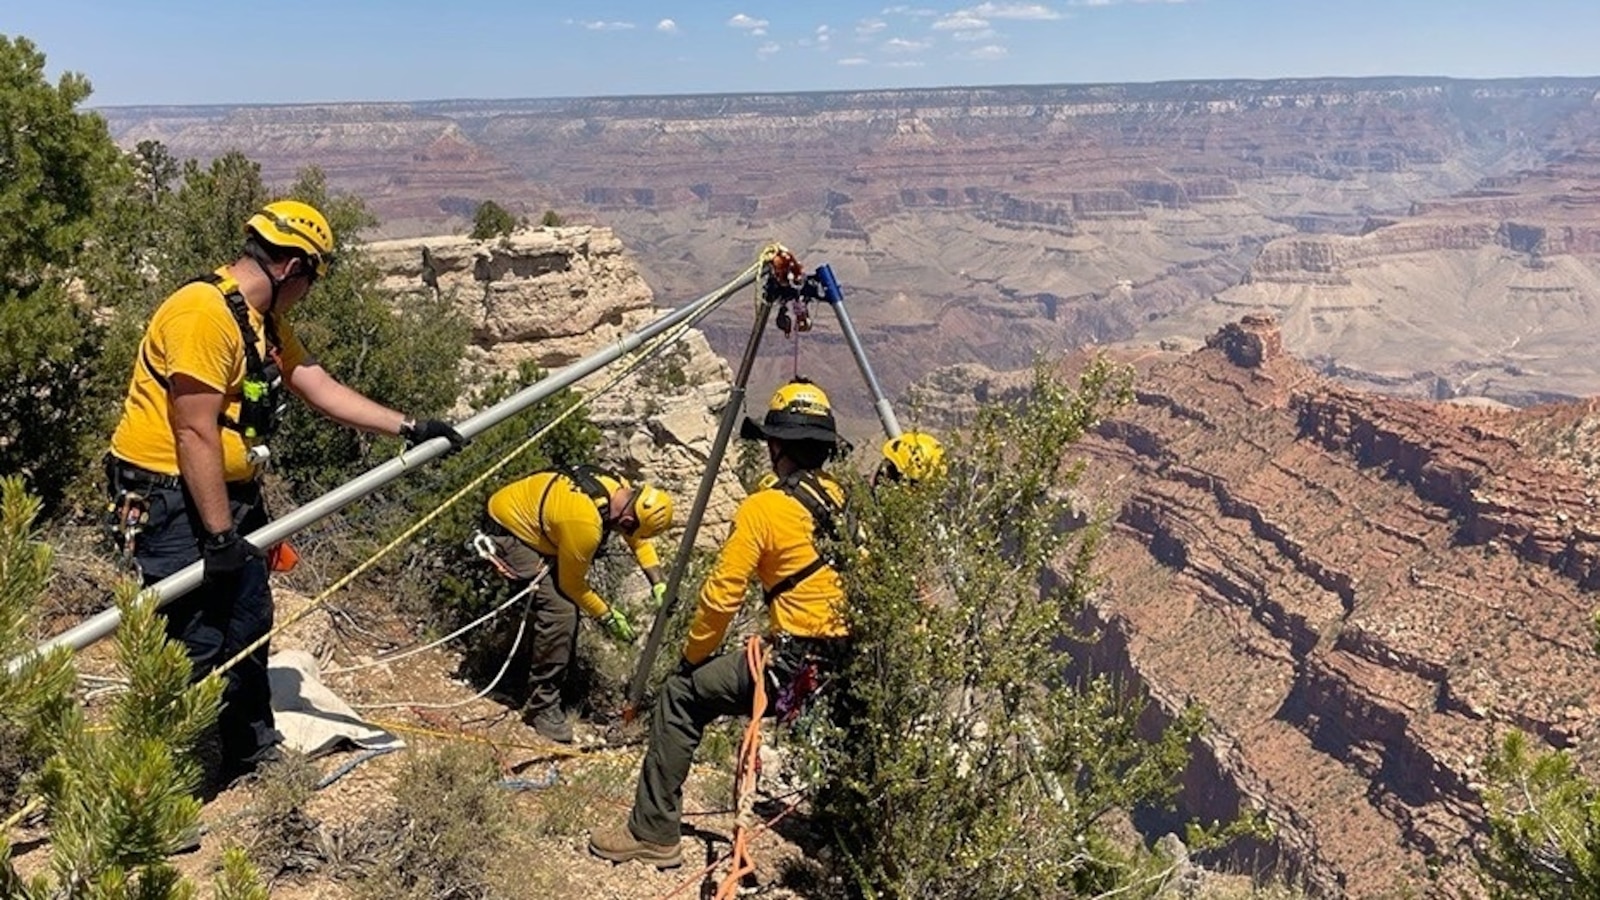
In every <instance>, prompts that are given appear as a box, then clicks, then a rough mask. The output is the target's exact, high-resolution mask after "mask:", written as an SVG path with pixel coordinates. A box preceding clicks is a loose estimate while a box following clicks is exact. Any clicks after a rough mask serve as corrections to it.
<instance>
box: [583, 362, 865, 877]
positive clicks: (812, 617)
mask: <svg viewBox="0 0 1600 900" xmlns="http://www.w3.org/2000/svg"><path fill="white" fill-rule="evenodd" d="M740 436H741V437H744V438H747V439H762V440H765V441H766V444H767V455H768V458H769V459H770V460H771V463H772V472H773V474H774V475H775V476H776V481H775V482H774V484H773V486H772V487H769V488H765V489H762V490H758V491H756V492H755V493H753V494H751V495H750V496H749V497H747V498H745V500H744V502H743V503H741V504H739V508H738V510H737V511H736V512H735V513H734V517H733V531H732V533H731V534H729V536H728V540H727V543H725V544H724V545H723V547H722V550H721V552H720V553H719V554H718V556H717V561H716V564H715V566H714V567H713V568H712V571H711V574H710V575H709V576H708V577H707V578H706V582H705V585H704V587H702V588H701V591H700V602H699V606H698V607H697V608H696V610H695V616H694V621H693V623H692V624H691V625H690V627H689V636H688V640H687V642H686V643H685V645H684V648H683V658H682V660H680V662H679V665H678V670H677V672H676V673H674V674H672V675H670V676H668V678H667V680H666V682H665V683H664V684H663V685H662V687H661V696H660V697H659V699H658V700H657V702H656V707H655V710H654V712H653V713H652V715H651V719H650V749H649V750H648V751H647V752H646V753H645V758H644V763H643V765H642V766H641V768H640V771H639V785H638V788H637V790H636V791H635V794H634V800H633V813H632V815H630V816H629V818H628V822H627V824H626V825H623V826H620V827H617V828H612V829H607V830H604V831H599V832H596V833H594V834H593V835H592V836H591V837H590V838H589V850H590V852H591V853H594V854H595V855H596V856H599V857H601V858H603V859H609V860H611V861H613V862H628V861H631V860H640V861H643V862H647V863H650V864H652V865H654V866H656V867H658V868H666V867H670V866H676V865H681V864H682V862H683V855H682V851H681V850H680V848H679V838H678V832H679V824H680V820H681V818H682V813H683V782H684V779H685V778H687V777H688V775H689V766H690V764H691V763H692V762H693V760H694V752H695V749H696V748H697V747H699V745H700V739H701V737H702V736H703V735H704V734H705V729H706V727H707V726H708V725H710V724H711V723H712V722H713V721H715V720H716V719H718V718H719V717H721V716H731V715H738V714H740V713H747V712H749V710H750V708H751V701H752V700H753V699H754V696H755V679H754V677H753V676H752V674H751V672H750V669H749V667H748V666H747V665H746V664H745V660H744V654H742V653H726V654H721V655H715V654H716V651H717V649H718V647H720V646H721V644H722V639H723V636H724V633H725V632H726V631H727V629H728V624H729V622H731V621H732V620H733V616H734V614H735V613H736V612H737V611H738V609H739V607H740V606H741V605H742V604H743V603H744V598H745V589H746V588H747V587H748V586H749V584H750V580H751V579H752V578H756V579H759V580H760V582H761V586H762V588H763V590H764V592H765V599H766V603H767V612H768V619H769V621H770V622H771V626H772V629H771V632H770V633H769V634H768V636H767V638H766V639H767V641H768V642H769V643H770V645H771V647H772V653H771V657H770V659H771V662H770V664H769V668H768V670H767V677H769V678H771V679H772V680H773V681H774V682H775V683H776V684H777V686H778V688H779V692H780V694H781V693H782V691H783V689H784V688H786V687H787V686H788V685H789V684H790V682H791V681H792V680H793V679H794V676H795V675H796V674H797V673H798V672H799V671H800V669H801V667H802V666H805V665H806V664H808V663H811V664H820V665H821V666H822V667H824V668H825V669H837V668H838V667H839V666H841V665H842V663H843V660H844V654H845V653H846V651H847V650H848V635H849V631H848V627H847V624H846V621H845V592H844V584H843V582H842V581H841V579H840V577H839V573H838V571H837V570H836V569H835V568H834V567H833V565H832V564H831V563H830V562H829V561H828V559H827V558H826V557H825V556H824V555H823V553H822V552H821V551H820V550H819V548H818V546H817V540H816V536H817V532H818V529H819V527H820V528H821V529H822V530H823V531H825V532H826V531H830V530H831V528H832V520H833V518H834V516H835V515H836V514H837V513H838V512H839V511H840V510H842V509H843V507H844V491H843V490H842V489H841V488H840V486H839V484H838V482H836V481H834V480H833V479H832V478H831V477H829V476H828V475H827V474H825V473H824V472H822V466H823V464H824V463H826V462H827V461H828V459H830V458H831V457H833V456H834V455H835V454H836V453H837V452H838V450H839V447H840V441H839V435H838V430H837V428H836V427H835V424H834V417H833V410H832V408H831V407H830V405H829V403H828V398H827V396H826V395H825V394H824V393H823V392H822V389H821V388H819V387H817V386H816V385H814V384H812V383H810V382H808V381H794V382H790V383H789V384H787V385H784V386H783V387H781V388H779V389H778V391H777V393H775V394H774V395H773V397H772V402H771V403H770V404H769V405H768V409H767V413H766V416H765V417H764V419H763V420H762V421H761V422H760V423H757V422H755V421H754V420H752V419H748V418H747V419H745V422H744V427H743V428H742V429H741V430H740ZM776 711H777V710H776V709H774V710H773V712H774V713H775V712H776Z"/></svg>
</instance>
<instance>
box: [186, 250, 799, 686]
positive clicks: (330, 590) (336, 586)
mask: <svg viewBox="0 0 1600 900" xmlns="http://www.w3.org/2000/svg"><path fill="white" fill-rule="evenodd" d="M774 246H776V245H774ZM768 249H771V248H770V247H769V248H768ZM766 253H767V250H763V251H762V255H763V258H765V255H766ZM760 265H763V263H757V264H756V266H760ZM748 271H749V270H746V273H748ZM739 277H740V278H743V277H744V274H741V275H740V276H739ZM735 280H738V279H735ZM694 318H696V317H693V316H691V317H689V318H687V319H685V320H684V321H683V322H680V323H679V324H677V325H675V326H673V327H672V328H670V329H668V330H667V331H665V332H663V333H662V334H660V335H657V336H656V338H655V339H654V340H652V341H651V342H650V343H648V344H646V345H645V346H644V347H643V348H641V349H640V350H638V351H636V352H635V354H634V357H635V358H634V361H633V362H632V363H630V364H629V365H628V366H627V367H626V368H625V369H623V370H622V371H621V372H619V373H618V374H617V376H616V377H615V378H612V379H611V380H610V381H609V382H607V383H606V385H605V386H604V387H602V388H600V389H599V390H598V391H595V392H594V394H593V395H592V396H599V395H602V394H605V393H606V392H607V391H609V390H611V389H612V388H614V387H616V386H617V385H618V384H621V383H622V381H623V380H624V379H626V378H627V377H628V376H630V375H632V374H633V373H634V372H635V371H637V370H638V368H639V366H640V365H642V364H643V363H644V362H645V361H646V360H648V359H650V358H651V357H652V356H654V355H655V354H656V353H658V352H660V349H661V348H662V347H665V346H667V345H668V344H671V343H673V342H675V341H677V340H678V339H680V338H681V337H682V336H683V335H684V333H685V332H687V331H688V330H689V327H690V326H689V323H690V322H691V321H692V320H693V319H694ZM587 402H588V400H587V398H579V399H578V400H577V401H576V402H574V403H573V404H572V405H570V406H568V407H567V408H566V409H565V410H563V411H562V412H561V414H560V415H558V416H556V417H555V418H554V419H552V420H551V421H550V423H549V424H548V425H546V426H545V427H543V428H541V429H539V430H538V431H536V432H534V433H533V435H532V436H530V437H529V438H528V439H527V440H525V441H523V442H522V443H521V444H519V445H517V446H516V447H515V448H514V449H513V450H512V451H511V452H510V453H507V454H506V455H505V456H503V457H501V458H500V461H499V462H496V463H495V464H494V465H491V466H490V467H489V468H487V469H485V470H484V471H483V473H482V474H481V475H479V476H478V477H476V478H474V479H472V480H471V481H470V482H468V483H467V484H466V485H465V486H464V487H462V488H461V490H459V491H456V492H455V493H454V494H453V495H451V496H450V498H449V499H447V500H445V501H444V503H442V504H440V505H439V506H437V507H435V508H434V509H433V510H432V511H430V512H428V513H427V514H426V515H424V516H423V517H422V518H420V519H418V520H417V521H416V522H414V523H413V524H412V525H411V527H409V528H407V529H406V530H405V531H403V532H401V533H400V534H399V535H398V536H396V537H395V538H394V540H391V541H390V542H389V543H387V544H385V545H384V546H383V547H381V548H379V549H378V551H377V552H376V553H374V554H372V556H370V557H368V558H367V559H366V560H365V561H363V562H362V563H361V564H360V565H358V566H356V567H355V568H354V569H351V570H350V571H349V572H347V573H346V574H345V575H344V576H343V577H342V578H340V579H339V580H338V581H335V582H334V583H333V584H331V585H329V586H328V587H327V588H326V589H325V590H323V591H322V593H320V594H318V595H317V596H316V597H315V598H313V599H312V601H311V602H310V603H308V604H306V606H305V607H304V608H302V609H300V610H299V611H297V612H296V613H294V614H293V615H291V616H289V617H288V618H287V619H285V620H284V621H283V622H281V623H279V624H278V625H276V626H274V627H273V628H272V629H271V630H270V631H268V632H267V633H266V634H264V635H262V636H261V637H259V638H257V639H256V640H254V641H251V642H250V643H249V644H248V645H246V646H245V648H244V649H243V650H240V651H239V652H238V653H236V654H234V656H233V658H232V659H230V660H228V661H227V662H225V663H223V664H222V665H221V666H218V667H217V669H216V671H217V672H218V673H222V672H226V671H228V670H229V669H231V668H233V667H234V666H236V665H238V664H239V663H240V662H242V661H244V660H245V659H246V658H247V657H249V655H250V654H252V653H254V652H255V651H256V650H258V649H260V648H261V647H264V646H266V644H267V642H269V641H271V640H272V639H273V638H274V637H276V636H278V635H279V634H281V633H282V632H283V631H284V630H285V629H287V628H289V627H291V626H293V625H294V624H295V623H297V622H299V621H300V620H301V619H304V618H305V617H306V616H308V615H310V614H311V613H312V612H314V611H315V610H317V609H318V608H320V607H321V606H322V605H323V604H324V603H326V602H327V601H328V599H329V598H331V597H332V596H333V595H334V594H335V593H337V592H338V591H340V590H343V589H344V588H345V587H346V586H347V585H349V584H350V583H351V582H353V581H354V580H355V579H356V577H357V576H359V575H361V574H363V573H365V572H366V571H367V570H368V569H370V568H372V567H373V566H375V565H377V563H378V560H380V559H382V558H383V557H384V556H387V555H388V554H389V552H390V551H392V550H394V549H395V548H396V547H399V546H400V545H401V544H404V543H406V542H407V541H409V540H411V538H412V537H414V536H415V535H416V534H417V532H419V531H421V530H422V529H423V528H424V527H426V526H427V525H428V524H429V523H431V522H432V521H433V520H434V519H437V518H438V517H439V516H441V515H443V514H444V512H445V510H447V509H449V508H450V507H452V506H454V505H455V504H456V503H457V502H459V501H460V500H461V498H462V497H465V496H466V495H467V494H469V493H471V492H472V491H474V490H476V489H477V488H478V487H479V486H480V485H482V484H483V483H484V482H485V481H487V480H489V478H490V476H492V475H494V474H495V473H496V472H499V471H500V470H501V469H503V468H505V467H506V466H507V465H510V463H511V461H512V460H514V459H516V458H517V457H518V456H521V455H522V454H523V453H524V452H526V451H527V450H528V449H529V448H530V447H532V446H533V445H534V444H535V443H538V441H539V440H540V439H542V438H543V437H544V436H545V435H546V434H549V433H550V431H551V430H552V429H554V428H555V427H556V426H557V425H559V424H561V423H562V422H563V421H565V420H566V419H567V417H568V416H571V415H572V414H573V413H575V412H577V411H578V409H579V408H580V407H582V406H583V405H584V404H585V403H587Z"/></svg>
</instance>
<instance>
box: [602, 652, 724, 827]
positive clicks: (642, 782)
mask: <svg viewBox="0 0 1600 900" xmlns="http://www.w3.org/2000/svg"><path fill="white" fill-rule="evenodd" d="M754 699H755V681H754V680H753V679H751V677H750V668H749V666H748V665H746V664H745V661H744V653H743V652H742V651H741V652H732V653H724V654H722V655H721V656H713V657H712V658H711V659H709V660H707V661H706V663H705V664H704V665H702V666H700V667H699V668H697V669H695V670H694V671H692V672H688V673H681V672H680V673H675V674H673V675H669V676H667V680H666V682H665V683H663V684H662V685H661V696H660V697H659V698H657V699H656V708H655V711H654V712H653V713H652V714H651V716H650V749H649V750H648V751H646V752H645V755H644V765H643V766H642V767H641V768H640V770H639V787H638V789H637V790H636V791H635V793H634V797H633V815H632V816H631V817H630V818H629V819H628V828H629V830H631V831H632V832H633V836H634V837H636V838H638V839H640V840H642V841H650V842H651V843H654V844H676V843H677V842H678V825H679V823H680V821H681V820H682V818H683V782H684V780H685V779H687V778H688V777H689V765H690V764H691V763H692V762H694V751H695V749H696V748H698V747H699V746H700V739H701V738H702V737H704V736H705V733H706V726H708V725H710V724H711V723H712V722H714V721H716V720H717V719H718V718H719V717H721V716H736V715H741V714H743V715H749V713H750V703H751V701H752V700H754Z"/></svg>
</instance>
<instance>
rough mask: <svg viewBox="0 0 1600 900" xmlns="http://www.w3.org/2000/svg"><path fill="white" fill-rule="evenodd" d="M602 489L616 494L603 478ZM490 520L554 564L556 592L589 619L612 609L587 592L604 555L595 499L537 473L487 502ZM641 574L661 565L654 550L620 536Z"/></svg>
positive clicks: (556, 476) (555, 475)
mask: <svg viewBox="0 0 1600 900" xmlns="http://www.w3.org/2000/svg"><path fill="white" fill-rule="evenodd" d="M601 483H602V484H604V485H605V486H606V487H607V488H609V489H612V490H615V488H616V482H614V481H611V480H610V479H608V478H605V477H604V476H602V477H601ZM489 517H490V518H492V519H494V520H495V521H496V522H499V523H500V524H501V526H503V527H504V528H505V529H506V530H507V531H509V532H511V533H512V534H514V535H516V536H517V539H518V540H520V541H522V542H523V543H524V544H527V545H528V546H530V547H532V548H533V549H534V550H536V551H538V552H539V553H542V554H544V555H545V556H550V557H554V558H555V560H556V590H558V591H560V592H561V596H563V597H566V598H567V599H568V600H571V601H572V602H573V603H576V604H577V605H578V608H579V609H581V610H583V611H584V612H585V613H587V614H589V615H591V616H595V617H599V616H603V615H605V614H606V611H607V610H608V609H610V607H609V606H608V605H607V604H606V601H605V599H604V598H602V597H601V596H600V594H599V593H598V592H597V591H595V589H594V588H592V587H590V586H589V565H590V564H591V563H592V562H593V561H594V557H595V554H596V553H597V552H598V551H599V550H600V542H601V541H602V540H603V539H604V538H605V527H604V524H603V523H602V522H601V520H600V510H599V508H598V507H597V506H596V505H595V501H594V498H592V497H590V496H589V495H588V494H585V493H584V492H583V489H582V488H580V487H578V485H577V484H576V483H574V482H573V481H572V479H570V478H567V477H566V476H564V475H562V474H561V473H559V472H539V473H537V474H534V475H530V476H529V477H527V478H524V479H522V480H521V481H517V482H513V483H511V484H508V485H506V486H505V487H503V488H501V489H500V490H498V491H495V492H494V495H493V496H491V497H490V498H489ZM622 539H623V541H624V542H625V543H627V545H628V548H629V549H631V550H632V551H633V556H634V559H636V560H638V561H639V566H640V568H645V569H650V568H654V567H656V566H659V565H660V564H661V559H660V557H658V556H657V555H656V548H655V545H654V544H652V543H651V542H650V541H647V540H639V539H637V538H634V537H632V536H631V535H622Z"/></svg>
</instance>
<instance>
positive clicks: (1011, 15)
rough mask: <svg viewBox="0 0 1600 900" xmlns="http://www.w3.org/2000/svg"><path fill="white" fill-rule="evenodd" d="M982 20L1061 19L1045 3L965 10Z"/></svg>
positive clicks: (982, 5) (1008, 4) (1058, 14)
mask: <svg viewBox="0 0 1600 900" xmlns="http://www.w3.org/2000/svg"><path fill="white" fill-rule="evenodd" d="M965 12H968V13H971V14H972V15H974V16H977V17H978V18H980V19H1059V18H1061V13H1058V12H1056V11H1055V10H1053V9H1051V8H1050V7H1048V6H1045V5H1044V4H1043V3H979V4H978V5H977V6H974V7H972V8H971V9H968V10H965Z"/></svg>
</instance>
